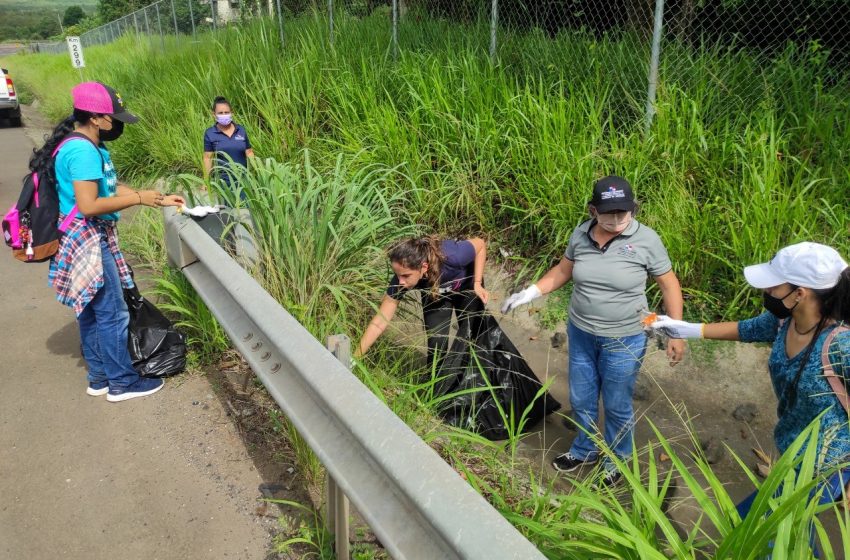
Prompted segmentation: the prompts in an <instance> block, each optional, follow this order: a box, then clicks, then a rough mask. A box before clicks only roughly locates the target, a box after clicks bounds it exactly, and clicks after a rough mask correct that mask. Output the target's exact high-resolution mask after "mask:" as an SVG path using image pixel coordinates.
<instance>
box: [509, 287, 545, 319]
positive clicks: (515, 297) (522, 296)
mask: <svg viewBox="0 0 850 560" xmlns="http://www.w3.org/2000/svg"><path fill="white" fill-rule="evenodd" d="M542 295H543V294H542V293H541V292H540V288H538V287H537V286H536V285H535V284H532V285H531V286H529V287H527V288H526V289H524V290H523V291H521V292H517V293H515V294H511V295H510V296H509V297H508V299H506V300H505V303H503V304H502V313H507V312H508V311H510V310H511V309H516V308H517V307H519V306H520V305H525V304H526V303H531V302H532V301H533V300H535V299H537V298H539V297H540V296H542Z"/></svg>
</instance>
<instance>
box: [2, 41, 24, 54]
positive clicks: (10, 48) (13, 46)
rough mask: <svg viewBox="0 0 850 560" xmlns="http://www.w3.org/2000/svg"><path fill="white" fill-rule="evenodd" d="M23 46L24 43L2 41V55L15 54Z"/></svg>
mask: <svg viewBox="0 0 850 560" xmlns="http://www.w3.org/2000/svg"><path fill="white" fill-rule="evenodd" d="M23 48H24V45H23V44H22V43H0V56H7V55H10V54H15V53H16V52H18V51H19V50H21V49H23Z"/></svg>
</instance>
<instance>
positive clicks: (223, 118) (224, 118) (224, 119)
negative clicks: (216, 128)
mask: <svg viewBox="0 0 850 560" xmlns="http://www.w3.org/2000/svg"><path fill="white" fill-rule="evenodd" d="M215 121H216V122H217V123H218V124H220V125H221V126H227V125H229V124H230V123H231V122H233V115H231V114H230V113H226V114H223V115H216V116H215Z"/></svg>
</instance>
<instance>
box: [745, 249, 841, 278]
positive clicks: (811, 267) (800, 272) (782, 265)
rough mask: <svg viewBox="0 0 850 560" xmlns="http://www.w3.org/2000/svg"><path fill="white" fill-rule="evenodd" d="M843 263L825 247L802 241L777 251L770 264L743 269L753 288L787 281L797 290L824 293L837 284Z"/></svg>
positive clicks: (834, 253)
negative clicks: (823, 291) (796, 287)
mask: <svg viewBox="0 0 850 560" xmlns="http://www.w3.org/2000/svg"><path fill="white" fill-rule="evenodd" d="M845 268H847V263H846V262H844V259H842V258H841V255H839V254H838V251H836V250H835V249H833V248H832V247H829V246H827V245H821V244H820V243H812V242H810V241H804V242H802V243H797V244H796V245H789V246H788V247H784V248H782V249H780V250H779V251H778V252H777V253H776V255H774V257H773V258H772V259H770V262H766V263H762V264H754V265H752V266H748V267H746V268H744V277H745V278H746V279H747V282H749V283H750V285H751V286H752V287H754V288H759V289H764V288H772V287H774V286H779V285H781V284H784V283H786V282H788V283H789V284H794V285H795V286H799V287H801V288H811V289H814V290H828V289H829V288H832V287H834V286H835V285H836V284H837V283H838V279H839V277H840V276H841V273H842V272H843V271H844V269H845Z"/></svg>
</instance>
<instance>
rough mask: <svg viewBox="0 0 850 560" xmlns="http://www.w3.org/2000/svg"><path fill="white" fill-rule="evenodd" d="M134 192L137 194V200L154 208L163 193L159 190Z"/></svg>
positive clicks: (161, 198) (160, 200)
mask: <svg viewBox="0 0 850 560" xmlns="http://www.w3.org/2000/svg"><path fill="white" fill-rule="evenodd" d="M136 194H137V195H138V196H139V202H140V203H141V204H142V205H143V206H150V207H151V208H156V207H157V206H159V203H160V202H162V200H163V195H162V193H160V192H159V191H153V190H148V191H136Z"/></svg>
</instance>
